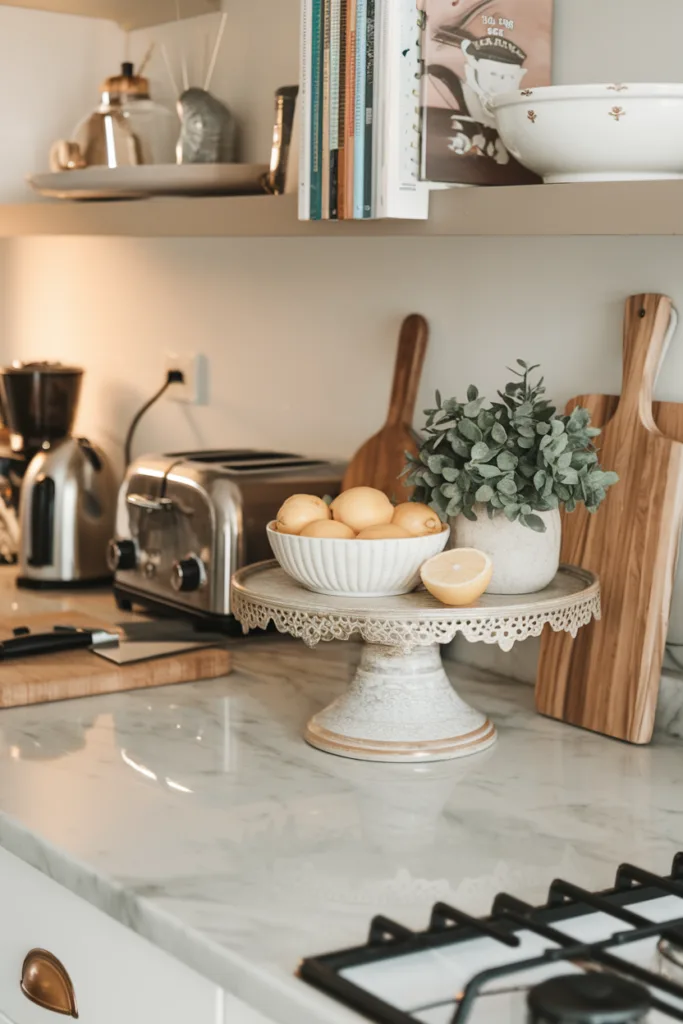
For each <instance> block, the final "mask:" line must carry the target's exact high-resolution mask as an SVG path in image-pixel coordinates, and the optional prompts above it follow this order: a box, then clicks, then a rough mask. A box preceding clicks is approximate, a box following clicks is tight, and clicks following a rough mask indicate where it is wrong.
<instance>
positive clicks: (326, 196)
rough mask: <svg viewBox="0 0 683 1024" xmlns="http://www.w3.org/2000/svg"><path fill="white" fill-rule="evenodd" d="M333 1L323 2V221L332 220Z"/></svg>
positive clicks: (326, 0)
mask: <svg viewBox="0 0 683 1024" xmlns="http://www.w3.org/2000/svg"><path fill="white" fill-rule="evenodd" d="M331 16H332V2H331V0H323V100H322V102H323V130H322V142H321V146H322V164H321V167H322V170H321V174H322V219H323V220H329V219H330V41H331V40H330V34H331V24H330V21H331Z"/></svg>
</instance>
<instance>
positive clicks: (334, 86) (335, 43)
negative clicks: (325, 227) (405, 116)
mask: <svg viewBox="0 0 683 1024" xmlns="http://www.w3.org/2000/svg"><path fill="white" fill-rule="evenodd" d="M340 32H341V0H331V10H330V220H337V218H338V216H339V211H338V192H339V184H338V177H337V174H338V170H337V169H338V160H339V54H340V45H341V38H340Z"/></svg>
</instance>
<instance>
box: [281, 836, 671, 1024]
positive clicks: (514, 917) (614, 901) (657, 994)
mask: <svg viewBox="0 0 683 1024" xmlns="http://www.w3.org/2000/svg"><path fill="white" fill-rule="evenodd" d="M666 895H673V896H678V897H680V898H681V899H683V852H681V853H679V854H677V855H676V857H675V858H674V861H673V865H672V869H671V874H670V875H666V876H664V875H656V874H653V873H652V872H650V871H645V870H643V869H642V868H639V867H636V866H635V865H632V864H622V865H621V866H620V867H619V869H618V870H617V873H616V880H615V886H614V888H613V889H609V890H607V891H606V892H601V893H592V892H589V891H588V890H586V889H582V888H580V887H579V886H577V885H573V884H572V883H571V882H565V881H563V880H562V879H556V880H555V881H554V882H553V883H552V885H551V886H550V890H549V893H548V901H547V903H545V904H544V905H543V906H540V907H533V906H531V905H530V904H527V903H524V902H523V901H522V900H519V899H517V898H516V897H515V896H511V895H509V894H508V893H501V894H499V895H498V896H497V897H496V899H495V900H494V903H493V912H492V914H491V916H490V917H488V918H482V919H478V918H474V917H472V916H471V915H469V914H466V913H465V912H463V911H460V910H458V909H456V908H455V907H450V906H448V905H447V904H444V903H437V904H436V905H435V906H434V908H433V910H432V915H431V920H430V925H429V928H428V929H427V930H426V931H424V932H414V931H412V930H411V929H409V928H406V927H405V926H404V925H402V924H399V923H397V922H395V921H392V920H390V919H388V918H386V917H376V918H374V920H373V921H372V924H371V927H370V936H369V939H368V942H367V944H366V945H364V946H359V947H357V948H354V949H347V950H342V951H340V952H338V953H330V954H327V955H325V956H320V957H312V958H309V959H306V960H304V961H303V962H302V964H301V967H300V969H299V975H300V977H301V978H303V980H304V981H307V982H309V983H310V984H311V985H314V986H315V987H316V988H319V989H322V990H323V991H324V992H327V993H328V994H329V995H331V996H333V997H335V998H336V999H338V1000H340V1001H341V1002H343V1003H345V1004H346V1005H347V1006H350V1007H351V1008H353V1009H355V1010H358V1011H360V1012H361V1013H363V1014H365V1015H366V1016H367V1017H370V1018H371V1019H373V1020H375V1021H378V1022H379V1024H415V1022H416V1017H415V1016H414V1015H413V1014H414V1013H418V1012H424V1011H425V1010H427V1009H433V1008H434V1007H436V1006H438V1005H444V1004H436V1003H435V1004H431V1005H430V1006H429V1007H426V1006H422V1007H420V1008H419V1009H417V1010H414V1011H413V1013H408V1012H405V1011H403V1010H400V1009H397V1008H396V1007H395V1006H392V1005H391V1004H389V1003H386V1002H384V1001H382V1000H381V999H379V998H377V997H375V996H373V995H371V994H370V993H368V992H367V991H365V990H364V989H362V988H360V987H359V986H357V985H355V984H354V983H353V982H351V981H350V980H349V979H348V978H345V977H342V976H341V974H340V972H342V971H346V970H348V969H349V968H351V967H359V966H364V965H367V964H372V963H376V962H378V961H380V960H388V959H393V958H396V957H400V956H405V955H408V954H411V953H418V952H424V951H426V950H431V949H438V948H439V947H442V946H446V945H448V946H452V945H454V944H456V943H458V942H464V941H468V940H471V939H474V938H481V937H487V938H492V939H495V940H496V941H498V942H500V943H501V944H503V945H505V946H507V947H515V946H518V945H519V944H520V940H519V938H518V936H517V933H518V932H520V931H528V932H534V933H535V934H537V935H539V936H541V937H542V938H544V939H547V940H548V941H549V942H552V943H554V944H555V947H556V948H552V949H548V950H546V951H545V952H543V953H542V954H539V955H538V956H536V957H533V958H529V959H526V960H518V961H516V962H512V963H505V964H502V965H499V966H496V967H491V968H490V969H488V970H485V971H482V972H481V973H479V974H477V975H476V976H475V977H473V978H472V979H471V981H470V982H469V983H468V985H467V987H466V988H465V990H464V992H463V993H462V995H461V997H460V998H459V999H455V998H454V999H453V1000H452V1004H453V1006H454V1012H453V1016H452V1024H465V1022H466V1021H467V1020H468V1018H469V1016H470V1013H471V1010H472V1007H473V1005H474V1002H475V1000H476V999H477V997H478V996H479V995H480V993H481V991H482V989H483V988H484V986H485V985H487V984H489V983H490V982H492V981H498V980H500V979H501V978H505V977H508V976H511V975H517V974H520V973H521V972H524V971H527V970H533V969H534V968H539V967H543V966H546V965H548V964H556V963H563V962H570V961H571V962H580V963H581V964H582V965H584V966H585V967H587V969H589V970H602V971H607V972H610V973H614V974H619V975H620V976H622V977H629V978H630V979H631V980H633V981H636V982H640V983H642V984H644V985H646V986H647V987H648V988H649V989H650V990H651V993H652V1000H651V1004H652V1009H653V1010H658V1011H659V1012H660V1013H662V1014H663V1015H664V1016H665V1017H668V1018H669V1019H671V1020H677V1021H683V1009H679V1008H678V1007H676V1006H673V1005H672V1004H671V1003H670V1002H667V1001H666V1000H665V999H662V998H661V996H662V995H663V994H666V995H670V996H672V997H674V998H675V999H677V1000H681V1001H682V1005H683V985H679V984H677V983H676V982H675V981H673V980H671V979H669V978H667V977H665V976H664V975H661V974H656V973H654V972H653V971H650V970H648V969H646V968H645V967H642V966H640V965H638V964H634V963H630V962H628V961H626V960H622V959H620V958H619V957H617V956H616V955H615V952H614V951H615V950H619V949H621V948H623V947H625V946H628V945H630V944H632V943H635V942H639V941H642V940H643V939H651V938H653V937H657V938H662V939H668V940H669V941H670V942H673V943H674V944H675V945H678V946H682V947H683V917H681V918H678V919H675V920H672V921H666V922H657V923H653V922H652V921H651V920H650V919H649V918H646V917H643V916H642V915H640V914H638V912H637V909H636V908H637V906H638V904H639V903H642V902H645V901H647V900H653V899H657V898H658V897H662V896H666ZM596 911H597V912H600V911H602V912H604V913H607V914H609V915H610V916H611V917H613V918H615V919H616V920H618V921H622V922H623V923H624V924H625V925H626V926H627V928H625V929H624V930H618V931H616V932H614V933H613V934H612V935H611V936H609V937H608V938H605V939H602V940H600V941H598V942H592V943H581V942H577V941H576V940H575V939H573V938H571V937H570V936H568V935H566V934H565V933H564V932H562V931H559V930H558V929H557V928H555V927H553V925H554V924H555V923H557V922H559V921H566V920H568V919H569V918H574V917H580V916H582V915H585V914H588V913H594V912H596Z"/></svg>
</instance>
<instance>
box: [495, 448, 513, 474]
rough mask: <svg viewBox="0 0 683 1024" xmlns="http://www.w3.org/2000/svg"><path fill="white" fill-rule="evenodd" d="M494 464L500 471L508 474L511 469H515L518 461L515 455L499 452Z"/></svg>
mask: <svg viewBox="0 0 683 1024" xmlns="http://www.w3.org/2000/svg"><path fill="white" fill-rule="evenodd" d="M496 462H497V464H498V468H499V469H502V470H503V472H505V473H509V472H511V471H512V470H513V469H517V462H518V459H517V457H516V456H515V455H512V454H511V452H501V453H500V455H499V456H498V458H497V459H496Z"/></svg>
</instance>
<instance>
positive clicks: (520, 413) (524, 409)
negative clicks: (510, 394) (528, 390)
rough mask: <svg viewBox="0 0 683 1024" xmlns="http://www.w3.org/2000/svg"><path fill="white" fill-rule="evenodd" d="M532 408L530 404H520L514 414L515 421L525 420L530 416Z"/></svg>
mask: <svg viewBox="0 0 683 1024" xmlns="http://www.w3.org/2000/svg"><path fill="white" fill-rule="evenodd" d="M533 412H534V407H533V405H532V404H531V402H522V404H521V405H518V406H517V412H516V413H515V419H527V417H529V416H532V415H533Z"/></svg>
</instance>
